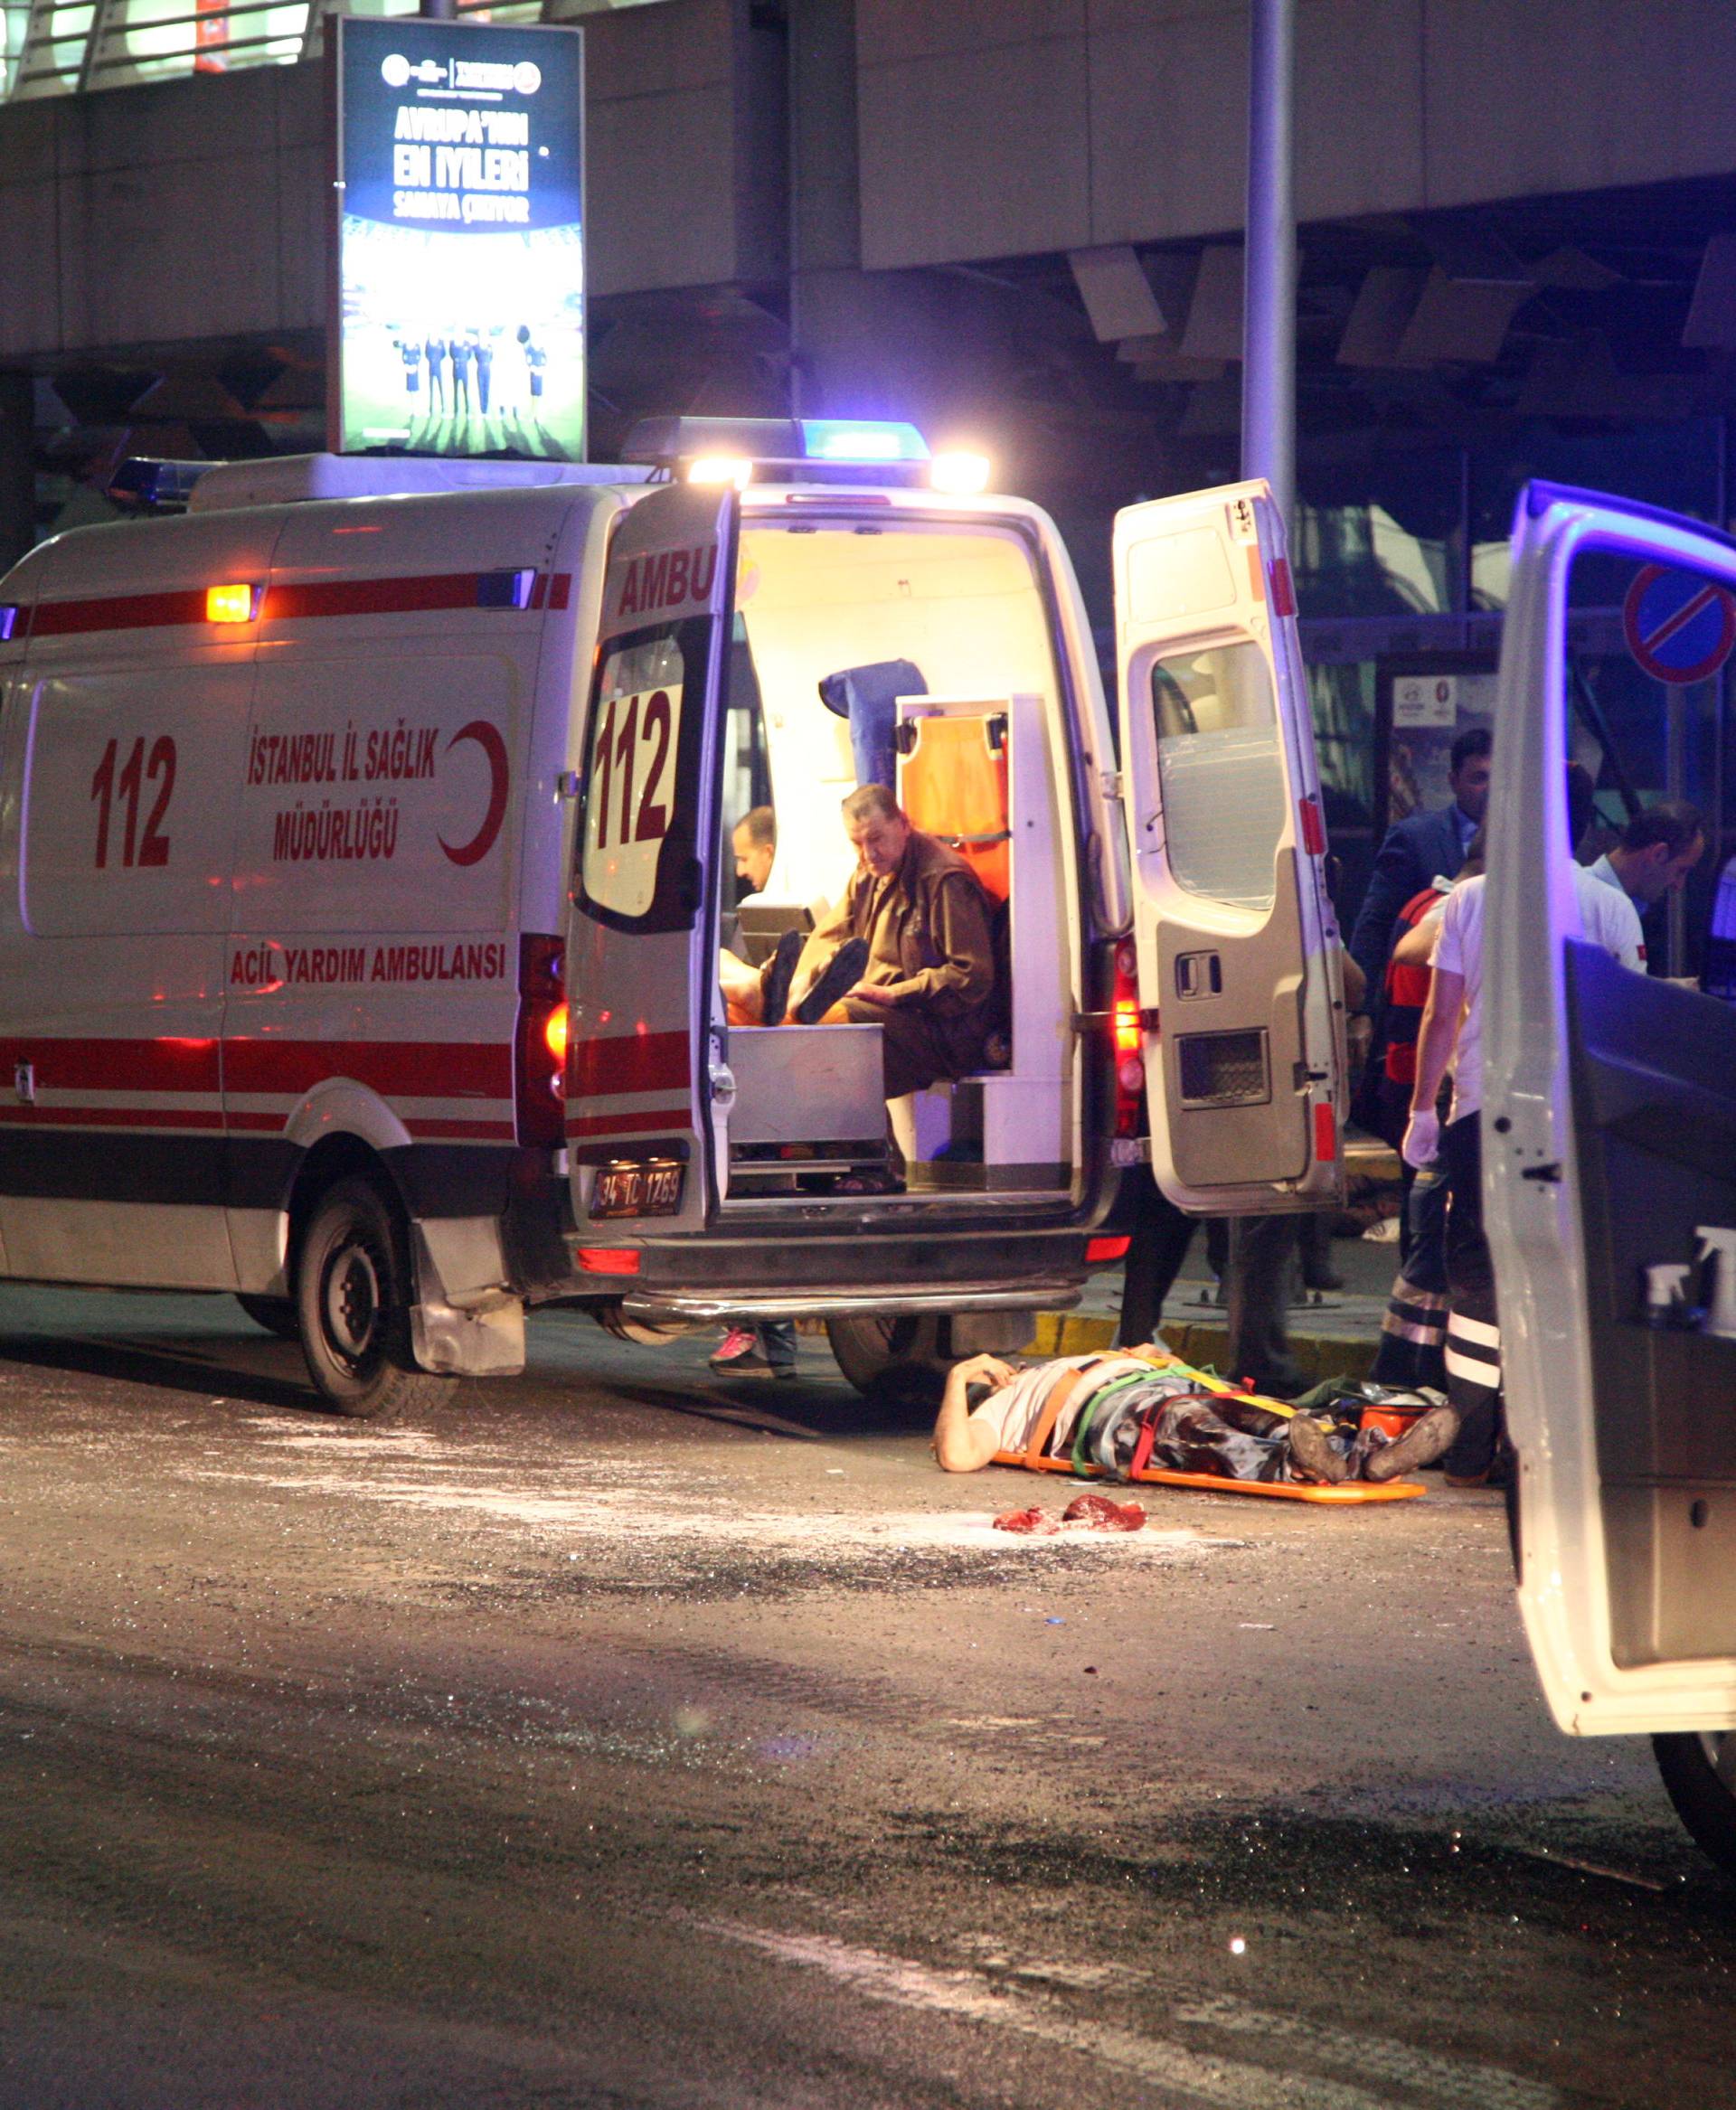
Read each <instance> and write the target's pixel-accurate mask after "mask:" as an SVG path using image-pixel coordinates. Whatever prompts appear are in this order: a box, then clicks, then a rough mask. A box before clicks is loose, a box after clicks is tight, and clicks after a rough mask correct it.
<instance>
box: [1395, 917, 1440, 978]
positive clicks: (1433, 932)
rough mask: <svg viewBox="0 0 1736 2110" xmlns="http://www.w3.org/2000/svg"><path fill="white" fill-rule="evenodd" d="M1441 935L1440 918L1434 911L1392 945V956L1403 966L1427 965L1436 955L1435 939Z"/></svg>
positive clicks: (1412, 926)
mask: <svg viewBox="0 0 1736 2110" xmlns="http://www.w3.org/2000/svg"><path fill="white" fill-rule="evenodd" d="M1439 935H1440V918H1439V917H1438V916H1436V915H1433V914H1432V913H1431V914H1429V915H1428V916H1425V917H1424V918H1422V919H1421V921H1420V922H1418V923H1413V924H1412V925H1411V928H1410V929H1409V930H1407V931H1406V932H1405V933H1404V935H1403V936H1402V937H1401V938H1400V939H1399V942H1398V943H1397V945H1395V946H1394V947H1392V958H1393V962H1394V964H1395V965H1396V966H1401V967H1426V966H1428V965H1429V961H1430V960H1431V959H1432V958H1433V957H1434V952H1435V940H1436V938H1437V937H1439Z"/></svg>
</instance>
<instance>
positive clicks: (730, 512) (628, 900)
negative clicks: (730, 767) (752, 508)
mask: <svg viewBox="0 0 1736 2110" xmlns="http://www.w3.org/2000/svg"><path fill="white" fill-rule="evenodd" d="M738 510H739V508H738V501H737V496H736V493H735V490H734V488H733V486H731V485H722V486H719V485H693V484H682V485H672V486H671V487H670V488H669V489H667V490H664V491H654V492H653V493H651V494H650V495H649V496H647V497H646V498H644V499H641V500H640V502H639V503H638V504H637V505H635V506H633V507H632V508H631V509H630V510H629V511H628V512H627V513H626V515H625V516H624V517H623V519H622V521H621V523H620V524H619V525H618V528H617V529H616V531H615V535H614V539H613V542H611V544H610V548H609V560H608V568H607V571H606V575H605V578H604V582H603V602H602V615H601V617H600V619H599V635H598V644H597V653H596V661H595V667H594V672H593V675H592V680H591V690H590V708H589V713H588V718H587V723H586V730H585V741H584V762H583V768H582V769H581V771H580V785H579V802H580V803H579V813H578V816H577V819H576V821H575V824H574V828H573V851H572V869H571V888H570V900H571V907H570V909H569V915H568V928H567V1001H568V1004H569V1007H570V1017H571V1025H570V1036H569V1041H568V1052H567V1116H566V1127H567V1144H568V1154H569V1163H570V1166H571V1181H572V1203H573V1211H574V1215H575V1217H576V1219H577V1221H578V1225H579V1229H580V1245H581V1251H582V1250H583V1249H584V1248H608V1247H609V1243H610V1241H611V1239H616V1238H618V1237H620V1236H623V1235H625V1236H627V1237H629V1238H637V1237H654V1236H658V1235H662V1234H665V1233H668V1232H672V1231H692V1230H696V1229H700V1228H701V1227H702V1226H703V1223H704V1222H705V1220H706V1218H707V1215H708V1213H709V1212H710V1210H712V1208H713V1207H714V1206H715V1202H716V1200H717V1195H716V1192H715V1178H714V1173H713V1166H714V1164H715V1163H718V1162H721V1161H720V1155H719V1154H717V1153H716V1152H715V1150H714V1137H713V1132H712V1107H713V1100H714V1098H715V1103H716V1108H717V1118H718V1120H719V1122H720V1124H721V1122H722V1119H723V1118H724V1117H725V1116H726V1115H727V1111H728V1105H729V1099H730V1096H731V1092H730V1081H729V1076H728V1072H727V1070H726V1069H724V1067H723V1065H722V1046H721V1036H720V1042H719V1045H718V1046H716V1047H715V1048H714V1047H713V1045H712V985H713V984H714V982H715V979H716V961H715V958H714V956H713V955H714V949H715V937H714V933H715V929H716V917H715V914H714V912H713V909H714V904H713V901H712V895H713V893H714V891H715V889H716V886H717V881H718V875H717V871H716V865H717V856H716V845H717V840H718V826H719V822H718V796H719V787H718V776H719V772H718V766H717V741H718V737H719V726H720V724H721V721H722V709H723V705H724V702H725V698H724V693H723V692H724V687H725V682H726V672H727V666H728V655H729V645H730V632H731V617H732V612H733V608H734V594H735V554H736V529H737V516H738ZM593 1265H595V1264H594V1263H593ZM629 1271H630V1270H629Z"/></svg>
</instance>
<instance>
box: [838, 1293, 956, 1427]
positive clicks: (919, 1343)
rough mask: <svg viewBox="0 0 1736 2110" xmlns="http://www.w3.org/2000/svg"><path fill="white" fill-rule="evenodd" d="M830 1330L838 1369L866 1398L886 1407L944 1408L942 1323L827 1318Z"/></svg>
mask: <svg viewBox="0 0 1736 2110" xmlns="http://www.w3.org/2000/svg"><path fill="white" fill-rule="evenodd" d="M826 1333H827V1336H828V1337H829V1339H830V1340H831V1342H832V1353H833V1355H834V1356H835V1358H836V1361H837V1365H838V1368H839V1369H840V1370H841V1371H843V1372H844V1376H845V1377H846V1378H848V1379H849V1380H850V1382H851V1383H852V1384H853V1385H854V1387H855V1388H856V1389H857V1391H859V1392H860V1393H861V1394H862V1395H863V1399H872V1400H873V1401H874V1402H875V1404H876V1405H878V1406H882V1407H934V1406H939V1401H940V1392H941V1389H942V1387H943V1386H944V1385H945V1383H946V1378H947V1366H946V1363H945V1361H943V1360H942V1358H941V1354H940V1321H939V1319H919V1318H915V1317H912V1316H910V1315H906V1316H904V1317H901V1318H874V1317H868V1318H854V1317H852V1318H838V1319H828V1320H827V1321H826Z"/></svg>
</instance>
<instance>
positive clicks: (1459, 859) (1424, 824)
mask: <svg viewBox="0 0 1736 2110" xmlns="http://www.w3.org/2000/svg"><path fill="white" fill-rule="evenodd" d="M1492 745H1493V742H1492V741H1491V739H1490V737H1489V733H1488V730H1487V729H1486V727H1483V726H1477V727H1476V728H1475V729H1474V730H1472V731H1470V732H1462V733H1460V734H1459V736H1458V739H1456V740H1455V741H1454V742H1453V752H1452V766H1451V771H1450V774H1449V776H1448V783H1449V784H1450V785H1451V786H1452V790H1453V803H1452V805H1449V806H1448V807H1447V808H1446V809H1445V810H1444V811H1443V812H1440V813H1426V814H1411V815H1407V816H1406V817H1405V818H1404V819H1403V820H1401V821H1399V822H1396V823H1395V824H1393V826H1392V828H1391V829H1389V830H1388V832H1387V837H1386V841H1385V842H1384V843H1382V844H1381V851H1380V855H1379V856H1378V857H1377V858H1376V859H1375V860H1374V872H1373V877H1372V878H1371V879H1370V881H1369V882H1368V892H1367V894H1366V895H1365V896H1364V897H1363V908H1362V913H1361V914H1360V915H1359V916H1358V917H1357V918H1356V928H1355V929H1354V931H1353V932H1352V933H1351V939H1350V956H1351V958H1352V959H1354V961H1355V963H1356V965H1357V966H1359V967H1360V968H1361V969H1362V970H1363V975H1364V976H1365V977H1366V978H1367V983H1368V989H1369V994H1370V995H1371V996H1372V995H1373V994H1374V992H1376V991H1377V990H1379V989H1380V988H1381V987H1382V984H1383V983H1384V981H1385V979H1386V963H1387V957H1388V956H1389V955H1390V954H1391V952H1392V926H1393V924H1394V923H1395V922H1396V921H1397V919H1398V914H1399V910H1400V909H1402V908H1403V907H1404V905H1405V903H1406V902H1407V901H1409V900H1411V899H1412V898H1413V897H1414V896H1415V895H1417V894H1420V893H1421V891H1422V890H1423V889H1424V888H1425V887H1427V886H1429V885H1431V884H1432V883H1433V881H1436V880H1438V879H1448V880H1449V879H1456V878H1457V877H1458V868H1459V866H1460V865H1461V864H1463V863H1464V862H1465V852H1467V850H1468V849H1469V848H1470V843H1471V837H1472V836H1473V835H1475V834H1476V833H1477V830H1478V828H1480V827H1481V826H1482V824H1483V815H1484V813H1485V811H1486V808H1487V806H1488V803H1489V749H1490V748H1491V746H1492Z"/></svg>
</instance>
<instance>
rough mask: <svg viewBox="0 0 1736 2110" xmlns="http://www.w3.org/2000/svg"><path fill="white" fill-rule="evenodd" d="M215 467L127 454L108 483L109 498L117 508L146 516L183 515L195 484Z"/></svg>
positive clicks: (213, 465)
mask: <svg viewBox="0 0 1736 2110" xmlns="http://www.w3.org/2000/svg"><path fill="white" fill-rule="evenodd" d="M216 466H217V464H216V463H215V462H171V461H152V460H150V459H149V458H148V457H146V456H144V455H128V456H127V459H126V460H125V461H124V462H122V463H121V465H120V466H119V467H118V469H117V470H116V471H115V473H114V476H113V477H112V478H111V479H110V481H109V497H110V498H112V499H113V500H114V501H115V503H116V504H117V505H127V506H135V507H137V508H138V509H139V510H141V511H143V512H146V513H179V512H184V510H185V508H186V504H187V501H188V499H189V498H191V497H192V496H193V485H195V484H196V483H197V482H198V481H199V479H200V477H201V476H203V475H204V473H205V471H206V470H207V469H214V468H215V467H216Z"/></svg>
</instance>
